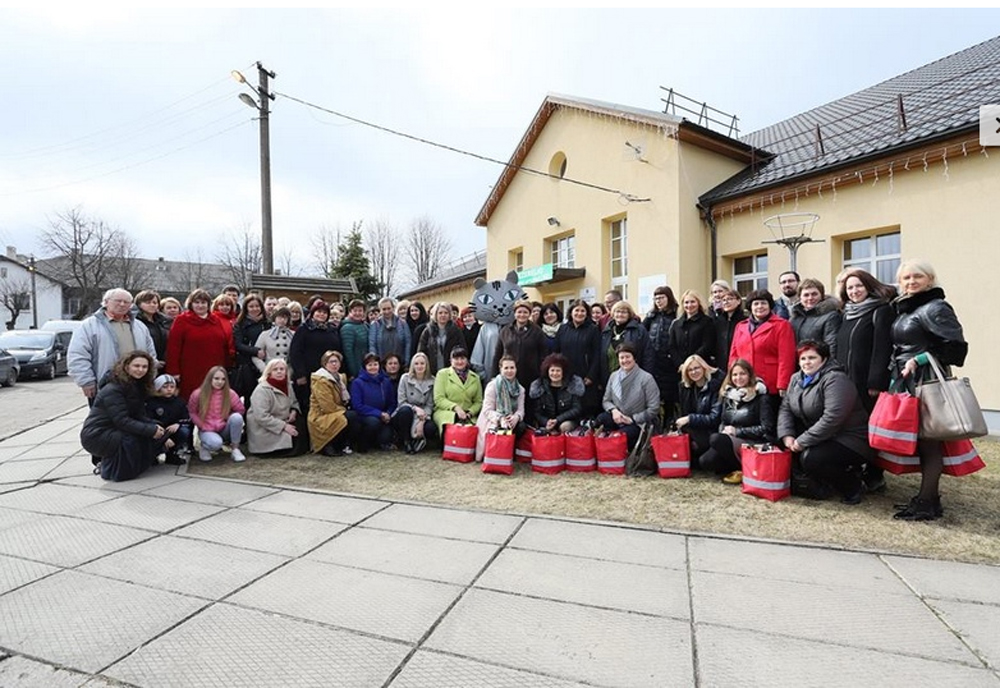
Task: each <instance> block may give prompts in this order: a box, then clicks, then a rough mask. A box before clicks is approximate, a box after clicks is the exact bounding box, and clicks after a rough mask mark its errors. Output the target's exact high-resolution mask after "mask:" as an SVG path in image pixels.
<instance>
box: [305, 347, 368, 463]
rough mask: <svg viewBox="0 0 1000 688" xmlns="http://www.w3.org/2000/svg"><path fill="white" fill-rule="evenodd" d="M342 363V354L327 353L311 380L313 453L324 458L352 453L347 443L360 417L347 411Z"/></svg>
mask: <svg viewBox="0 0 1000 688" xmlns="http://www.w3.org/2000/svg"><path fill="white" fill-rule="evenodd" d="M343 362H344V356H343V354H341V353H340V352H339V351H327V352H326V353H324V354H323V356H322V357H321V358H320V363H321V367H320V369H319V370H317V371H316V372H315V373H313V374H312V378H311V385H310V387H311V390H312V391H311V396H310V397H309V439H310V441H311V443H312V450H313V452H316V453H319V454H322V455H323V456H343V455H344V454H351V453H353V452H352V451H351V448H350V447H348V446H347V440H348V438H349V437H350V432H351V428H350V426H351V425H352V424H356V423H357V416H356V414H355V413H354V411H350V410H348V408H347V406H348V404H350V403H351V393H350V392H349V391H347V378H346V377H344V374H343V373H342V372H340V369H341V367H342V365H343Z"/></svg>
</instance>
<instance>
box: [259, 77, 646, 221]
mask: <svg viewBox="0 0 1000 688" xmlns="http://www.w3.org/2000/svg"><path fill="white" fill-rule="evenodd" d="M274 95H276V96H281V97H282V98H287V99H288V100H291V101H294V102H296V103H299V104H300V105H305V106H306V107H309V108H313V109H315V110H319V111H320V112H325V113H327V114H330V115H334V116H335V117H340V118H342V119H346V120H348V121H349V122H354V123H355V124H361V125H363V126H366V127H370V128H372V129H376V130H378V131H382V132H385V133H387V134H392V135H393V136H399V137H402V138H404V139H409V140H410V141H416V142H417V143H422V144H424V145H427V146H432V147H434V148H440V149H441V150H446V151H449V152H451V153H458V154H459V155H465V156H467V157H470V158H475V159H476V160H482V161H484V162H490V163H493V164H495V165H501V166H503V167H506V168H509V169H513V170H517V171H519V172H527V173H529V174H535V175H538V176H540V177H547V178H548V179H555V180H557V181H562V182H566V183H568V184H575V185H577V186H582V187H585V188H588V189H595V190H597V191H605V192H607V193H613V194H615V195H617V196H620V197H621V198H624V199H626V200H628V201H630V202H633V203H645V202H648V201H649V200H650V199H649V198H637V197H635V196H633V195H632V194H628V193H625V192H624V191H621V190H620V189H611V188H608V187H606V186H601V185H600V184H591V183H590V182H585V181H582V180H579V179H572V178H571V177H560V176H559V175H555V174H550V173H548V172H543V171H541V170H536V169H532V168H530V167H524V166H523V165H515V164H514V163H512V162H508V161H504V160H498V159H497V158H491V157H490V156H488V155H482V154H481V153H473V152H472V151H467V150H463V149H461V148H456V147H454V146H449V145H447V144H444V143H438V142H436V141H431V140H430V139H425V138H422V137H420V136H415V135H413V134H407V133H406V132H402V131H399V130H397V129H391V128H389V127H385V126H382V125H381V124H375V123H373V122H367V121H365V120H363V119H359V118H357V117H352V116H351V115H347V114H344V113H343V112H337V111H336V110H331V109H329V108H325V107H323V106H321V105H317V104H315V103H310V102H309V101H307V100H302V99H301V98H296V97H295V96H290V95H288V94H287V93H281V92H278V91H274Z"/></svg>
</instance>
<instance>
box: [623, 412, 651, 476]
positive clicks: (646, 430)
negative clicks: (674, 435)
mask: <svg viewBox="0 0 1000 688" xmlns="http://www.w3.org/2000/svg"><path fill="white" fill-rule="evenodd" d="M657 434H659V423H657V422H653V421H650V422H648V423H643V424H642V425H641V426H640V428H639V439H638V440H636V443H635V447H633V448H632V451H631V452H629V455H628V457H627V458H626V459H625V474H626V475H631V476H634V477H639V476H641V477H648V476H651V475H656V458H655V457H654V456H653V445H652V439H653V437H654V436H655V435H657Z"/></svg>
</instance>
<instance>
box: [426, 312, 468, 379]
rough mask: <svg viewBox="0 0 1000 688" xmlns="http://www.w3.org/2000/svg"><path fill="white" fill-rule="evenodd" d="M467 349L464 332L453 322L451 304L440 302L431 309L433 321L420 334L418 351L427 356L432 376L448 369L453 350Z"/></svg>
mask: <svg viewBox="0 0 1000 688" xmlns="http://www.w3.org/2000/svg"><path fill="white" fill-rule="evenodd" d="M458 347H460V348H463V349H464V348H465V338H464V337H463V336H462V331H461V330H459V329H458V326H456V325H455V323H454V322H453V321H452V317H451V304H450V303H448V302H447V301H438V302H437V303H435V304H434V305H433V306H432V307H431V320H430V322H429V323H428V324H427V327H425V328H424V329H423V331H422V332H421V333H420V341H419V342H418V343H417V351H422V352H423V353H425V354H427V362H428V363H430V366H431V374H432V375H437V373H438V372H439V371H441V370H443V369H445V368H447V367H448V363H449V360H450V359H449V354H450V352H451V350H452V349H455V348H458Z"/></svg>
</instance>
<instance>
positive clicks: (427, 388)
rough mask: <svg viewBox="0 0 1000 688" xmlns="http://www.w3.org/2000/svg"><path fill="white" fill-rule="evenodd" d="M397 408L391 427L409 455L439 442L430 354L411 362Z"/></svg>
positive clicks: (420, 353) (419, 353) (398, 393)
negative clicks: (429, 441) (431, 441)
mask: <svg viewBox="0 0 1000 688" xmlns="http://www.w3.org/2000/svg"><path fill="white" fill-rule="evenodd" d="M396 400H397V406H396V411H395V413H393V414H392V425H393V427H394V428H395V429H396V435H397V436H398V437H399V439H400V440H402V442H403V449H404V450H405V451H406V453H407V454H416V453H417V452H419V451H421V450H422V449H423V448H424V447H426V446H427V440H436V439H437V437H438V432H437V426H436V425H434V420H433V415H434V376H433V375H431V366H430V362H429V361H428V360H427V354H425V353H422V352H420V351H418V352H417V353H415V354H413V358H411V359H410V370H409V372H406V373H403V376H402V377H401V378H400V380H399V388H398V390H397V396H396Z"/></svg>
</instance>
